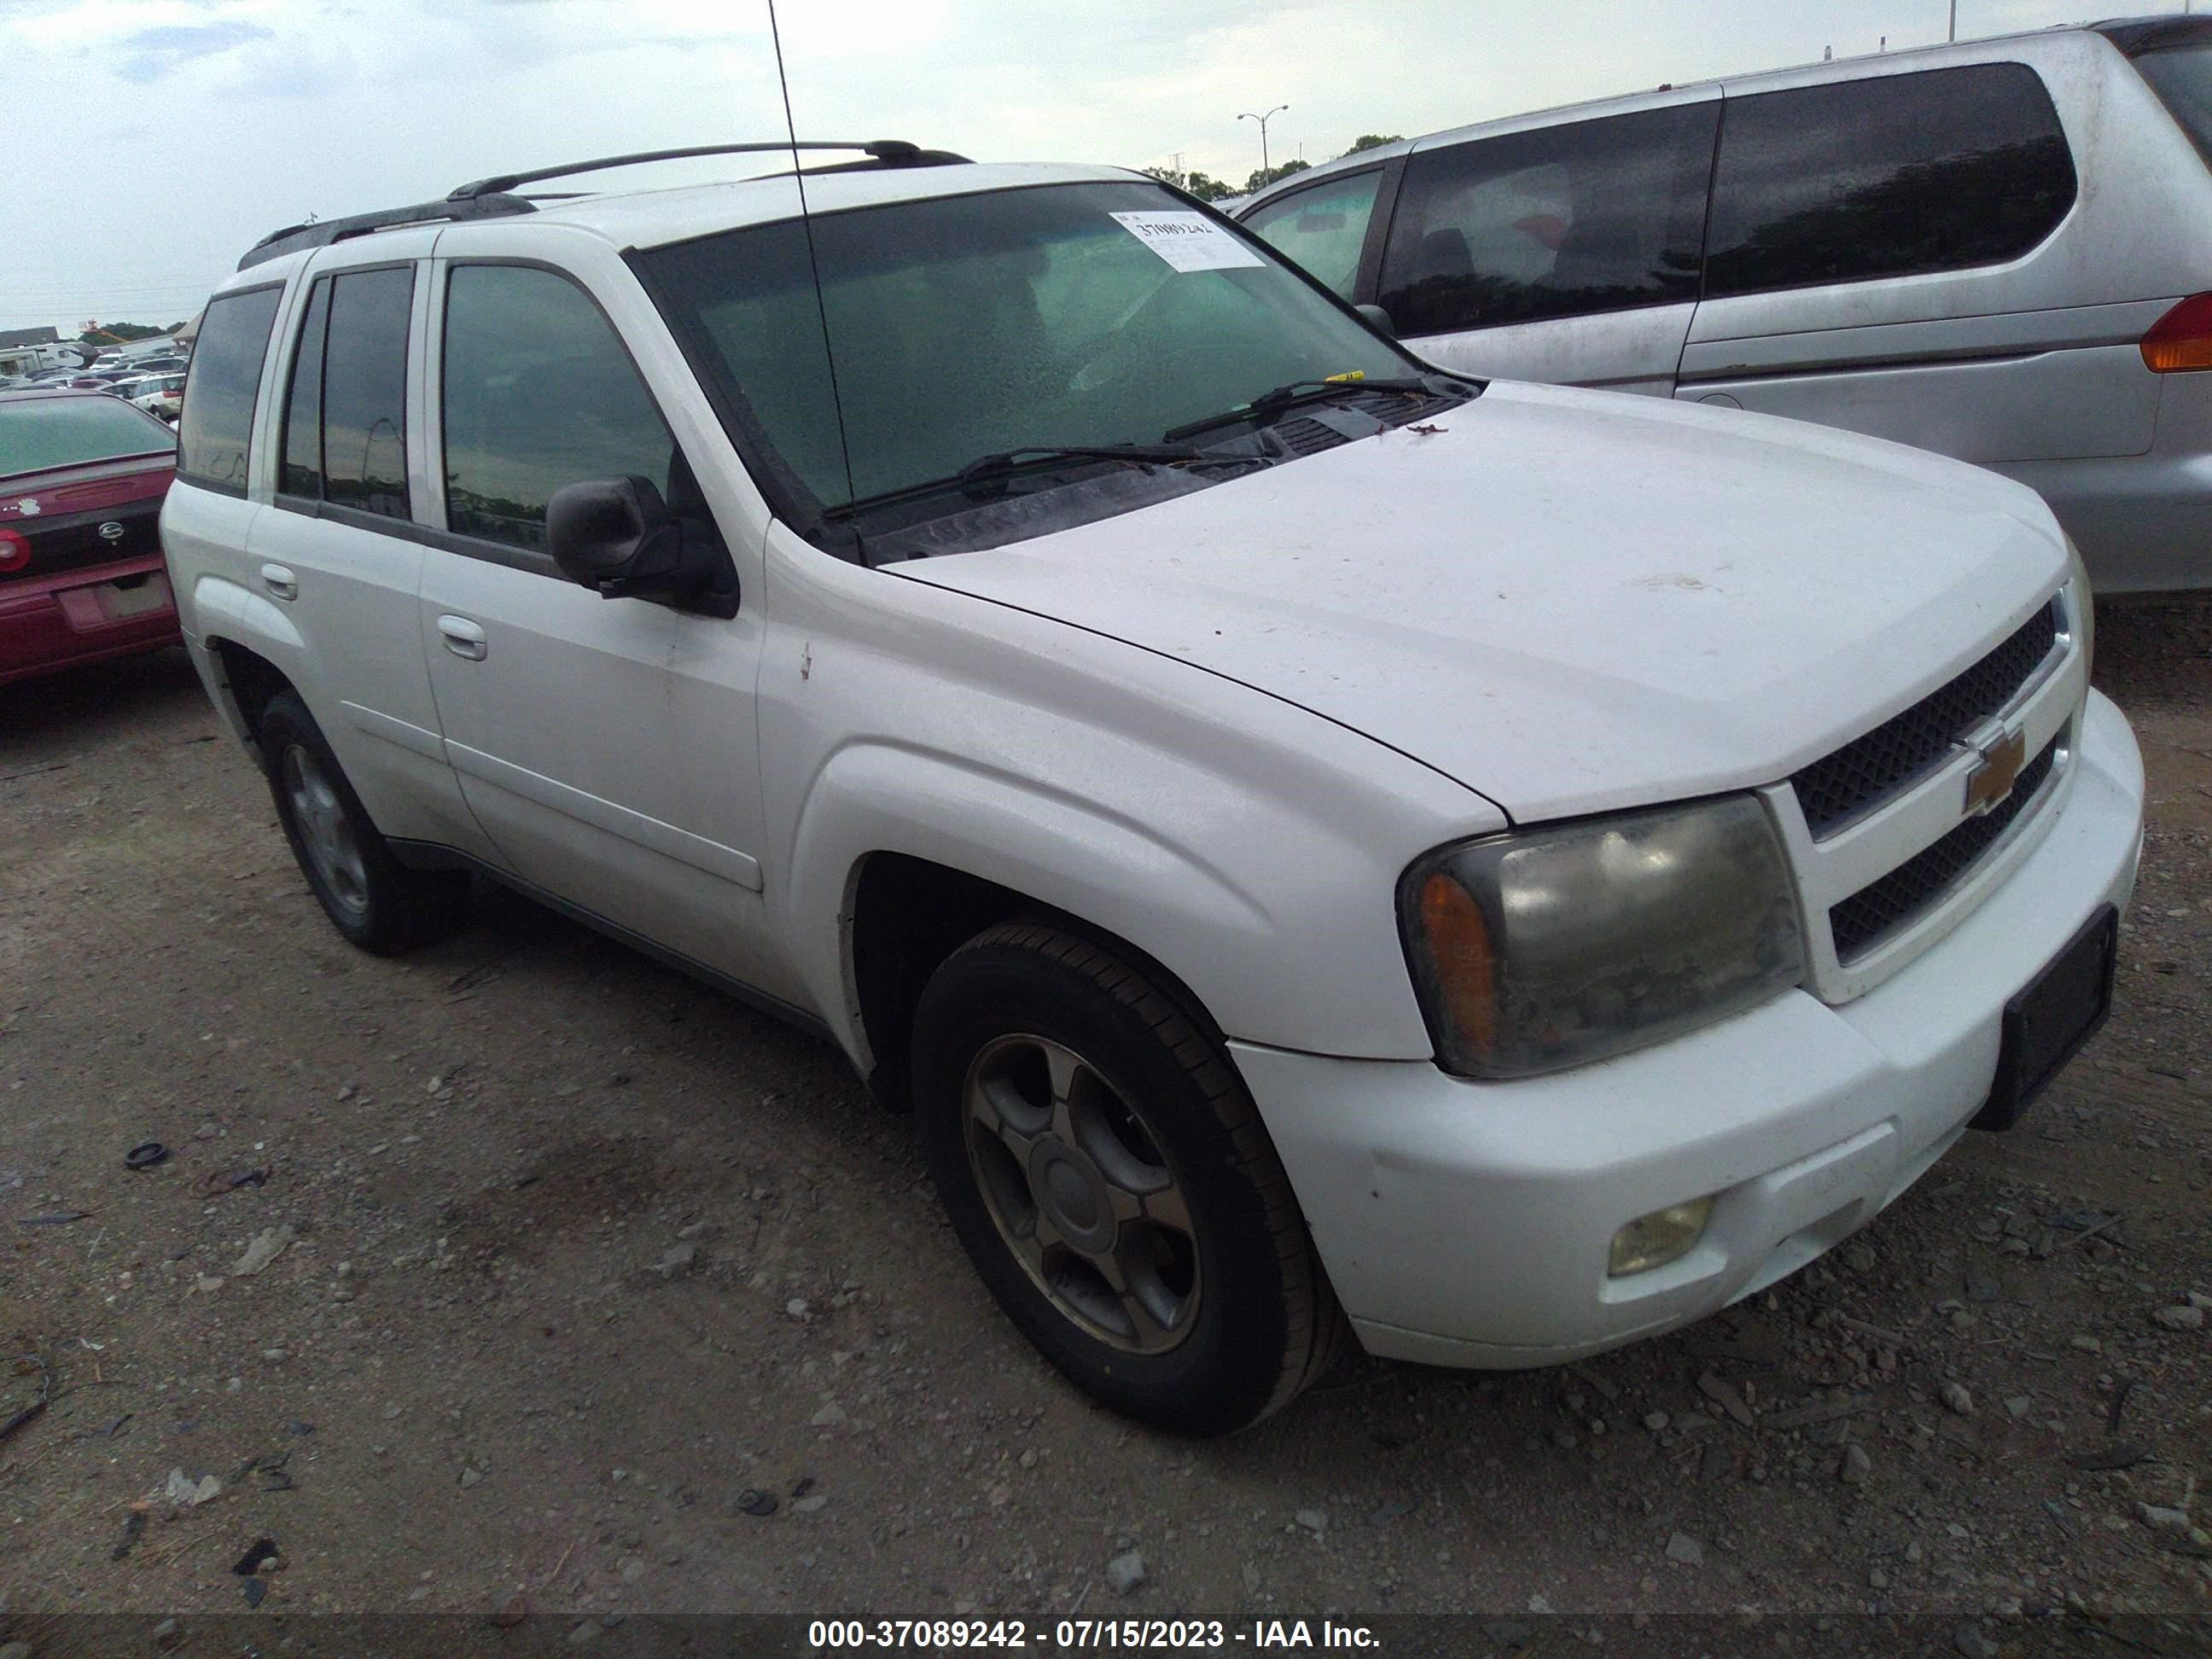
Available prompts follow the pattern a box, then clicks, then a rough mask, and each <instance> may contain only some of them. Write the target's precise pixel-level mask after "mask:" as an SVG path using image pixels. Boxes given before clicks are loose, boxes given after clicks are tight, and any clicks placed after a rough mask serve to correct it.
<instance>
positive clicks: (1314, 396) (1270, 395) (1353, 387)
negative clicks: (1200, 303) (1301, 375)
mask: <svg viewBox="0 0 2212 1659" xmlns="http://www.w3.org/2000/svg"><path fill="white" fill-rule="evenodd" d="M1367 392H1401V393H1403V394H1405V395H1407V396H1408V397H1417V398H1454V397H1462V396H1464V395H1466V393H1467V392H1468V386H1467V385H1466V383H1465V382H1463V381H1460V380H1450V379H1448V378H1447V377H1445V376H1443V375H1442V374H1419V375H1406V376H1403V377H1400V378H1394V379H1389V380H1291V381H1289V382H1287V383H1285V385H1282V386H1276V387H1274V388H1273V390H1271V391H1267V392H1261V394H1260V395H1259V396H1258V397H1256V398H1253V399H1252V400H1251V402H1249V403H1244V404H1237V406H1236V407H1235V408H1233V409H1225V410H1222V411H1221V413H1219V414H1218V415H1209V416H1206V418H1205V419H1204V420H1200V421H1187V422H1184V423H1183V424H1182V425H1181V426H1176V427H1170V428H1168V429H1167V430H1166V431H1165V432H1163V433H1162V434H1160V437H1161V440H1162V441H1164V442H1168V443H1172V442H1174V441H1176V439H1178V438H1188V437H1190V436H1192V435H1194V434H1197V433H1200V432H1203V431H1205V430H1206V428H1209V427H1217V426H1226V425H1228V424H1229V423H1230V422H1232V421H1252V422H1257V423H1259V424H1261V425H1264V424H1266V423H1267V422H1269V421H1272V420H1273V419H1274V418H1275V416H1278V415H1279V414H1281V413H1282V412H1283V411H1284V410H1286V409H1292V408H1295V407H1297V405H1298V404H1319V403H1328V402H1331V401H1333V400H1334V399H1336V398H1358V397H1361V396H1364V394H1366V393H1367Z"/></svg>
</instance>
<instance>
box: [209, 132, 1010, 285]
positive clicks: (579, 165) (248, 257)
mask: <svg viewBox="0 0 2212 1659" xmlns="http://www.w3.org/2000/svg"><path fill="white" fill-rule="evenodd" d="M794 149H836V150H859V151H860V152H861V154H862V155H864V156H866V160H865V161H846V162H840V163H838V164H837V165H836V166H835V167H824V168H820V169H812V170H814V171H821V172H844V171H846V170H848V169H849V168H854V167H945V166H950V165H956V164H957V163H960V162H963V161H966V160H967V159H968V158H967V157H966V156H964V155H954V154H952V153H951V151H950V150H941V149H922V148H921V146H920V145H918V144H914V143H908V141H907V140H905V139H903V138H878V139H875V140H872V141H871V142H869V143H834V142H831V141H829V140H823V139H802V140H801V141H800V142H799V143H796V144H794V143H792V142H791V141H790V140H788V139H781V138H780V139H775V140H773V141H770V142H766V143H750V144H698V145H694V146H693V147H691V148H690V149H648V150H639V151H637V152H636V153H635V154H634V155H605V156H601V157H599V158H598V159H597V160H595V161H572V162H569V163H568V164H567V165H566V166H562V167H538V168H534V169H532V171H530V172H527V173H499V174H497V175H495V176H494V177H492V178H489V179H477V180H476V181H475V182H474V183H472V184H466V185H459V186H458V187H457V188H455V189H454V190H453V191H449V192H448V193H447V195H446V196H445V197H444V198H443V199H442V200H440V201H435V202H420V203H417V204H416V205H414V206H413V207H403V208H386V209H384V210H382V211H380V212H377V213H356V214H349V215H348V216H346V217H344V218H342V219H319V220H316V221H314V222H311V223H307V224H298V225H287V226H285V227H284V228H283V229H282V230H272V231H270V233H269V234H268V235H266V236H264V237H263V238H262V239H261V240H259V241H258V242H256V243H255V244H254V245H253V246H252V247H250V248H248V249H247V250H246V254H245V257H244V258H240V260H239V262H238V268H239V269H240V270H246V268H247V267H248V266H251V265H258V264H261V263H262V262H263V261H264V260H267V259H275V258H281V257H282V256H283V255H284V254H287V253H296V252H299V251H300V250H301V249H302V248H311V247H327V246H330V245H331V243H333V242H342V241H343V240H346V239H347V238H349V237H353V236H365V235H367V234H369V233H370V232H371V231H376V230H382V229H385V228H386V227H388V226H392V225H414V224H429V223H434V222H437V221H439V220H459V219H496V218H504V217H507V216H511V215H513V214H518V213H535V212H536V211H537V206H536V204H534V203H533V202H532V200H531V198H530V197H526V196H518V195H515V194H513V190H514V188H515V186H516V185H529V184H536V183H538V181H540V180H542V179H564V178H567V177H568V176H569V175H570V174H572V173H598V172H601V171H604V170H605V169H607V168H610V167H634V166H636V165H637V164H638V163H640V162H644V161H686V160H689V159H690V158H691V157H693V156H697V155H774V154H775V153H777V152H779V151H787V150H794ZM548 199H561V198H560V197H553V196H550V195H549V197H548Z"/></svg>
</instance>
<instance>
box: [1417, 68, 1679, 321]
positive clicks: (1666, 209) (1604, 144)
mask: <svg viewBox="0 0 2212 1659" xmlns="http://www.w3.org/2000/svg"><path fill="white" fill-rule="evenodd" d="M1718 108H1719V105H1718V104H1717V102H1714V101H1708V102H1704V103H1697V104H1685V105H1681V106H1677V107H1675V108H1673V109H1659V110H1645V111H1642V112H1638V113H1636V114H1633V115H1615V116H1611V117H1608V118H1606V119H1604V120H1599V121H1577V122H1572V123H1570V124H1568V125H1563V126H1554V127H1540V128H1535V129H1532V130H1530V131H1525V132H1511V133H1505V134H1503V135H1501V136H1500V137H1495V138H1480V139H1476V140H1475V141H1474V142H1473V143H1465V144H1453V145H1449V146H1446V147H1444V148H1442V149H1425V150H1420V151H1417V152H1416V153H1415V154H1414V155H1413V158H1412V159H1411V160H1410V161H1407V164H1406V173H1405V179H1404V182H1403V183H1402V184H1401V186H1400V188H1399V193H1398V209H1397V212H1396V214H1395V216H1393V218H1392V220H1391V223H1390V240H1389V246H1388V247H1387V248H1386V249H1385V250H1384V252H1383V282H1382V289H1383V294H1382V301H1383V308H1384V309H1385V310H1386V311H1388V312H1389V313H1390V319H1391V321H1392V323H1393V324H1394V325H1395V326H1396V328H1397V330H1398V331H1399V332H1400V333H1401V334H1405V335H1422V334H1441V333H1446V332H1452V331H1459V330H1462V329H1473V328H1494V327H1496V326H1498V325H1501V324H1504V323H1528V322H1537V321H1541V320H1542V319H1545V318H1547V317H1573V316H1584V315H1588V314H1589V313H1594V312H1604V311H1622V310H1626V309H1629V308H1631V307H1637V306H1650V305H1664V304H1666V303H1668V302H1669V301H1679V300H1694V299H1695V298H1697V295H1698V253H1699V238H1700V236H1701V234H1702V233H1703V231H1704V228H1705V185H1706V180H1707V178H1708V177H1709V175H1710V174H1711V169H1712V152H1713V129H1714V125H1715V122H1716V121H1717V111H1718Z"/></svg>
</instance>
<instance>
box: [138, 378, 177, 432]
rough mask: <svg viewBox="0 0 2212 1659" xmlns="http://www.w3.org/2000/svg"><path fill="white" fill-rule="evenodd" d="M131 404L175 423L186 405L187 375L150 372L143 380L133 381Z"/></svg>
mask: <svg viewBox="0 0 2212 1659" xmlns="http://www.w3.org/2000/svg"><path fill="white" fill-rule="evenodd" d="M129 402H130V404H131V407H132V408H134V409H143V410H145V411H146V412H147V413H148V414H149V415H158V416H161V418H162V419H163V420H165V421H167V422H171V423H172V424H174V423H175V422H176V419H177V417H178V416H179V415H180V414H181V413H183V411H184V407H185V377H184V376H183V375H181V374H149V375H147V376H146V377H145V378H144V379H143V380H134V381H132V382H131V392H130V396H129Z"/></svg>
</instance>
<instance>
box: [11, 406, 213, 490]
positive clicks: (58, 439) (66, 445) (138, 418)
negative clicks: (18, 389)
mask: <svg viewBox="0 0 2212 1659" xmlns="http://www.w3.org/2000/svg"><path fill="white" fill-rule="evenodd" d="M176 443H177V441H176V439H175V437H174V436H173V435H172V434H171V433H170V431H169V429H168V428H167V427H165V426H163V425H162V424H161V422H159V421H157V420H155V418H154V417H153V416H151V415H148V414H145V413H144V412H143V411H142V410H136V409H133V408H131V405H130V404H126V403H124V402H122V401H120V400H119V399H118V398H25V399H24V400H23V401H22V402H21V403H0V477H8V476H9V475H10V474H13V473H17V472H40V471H45V470H46V468H48V467H52V466H81V465H84V464H85V463H87V462H88V461H106V460H112V459H115V458H116V457H118V456H120V455H154V454H159V453H163V452H165V451H168V450H172V449H174V448H175V447H176Z"/></svg>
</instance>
